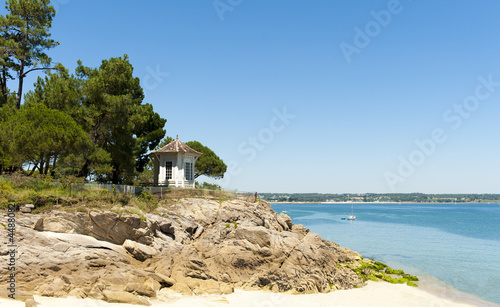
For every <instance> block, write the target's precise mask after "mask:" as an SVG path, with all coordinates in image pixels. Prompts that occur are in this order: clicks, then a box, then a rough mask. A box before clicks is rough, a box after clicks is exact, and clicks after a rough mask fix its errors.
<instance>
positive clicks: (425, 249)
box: [272, 203, 500, 304]
mask: <svg viewBox="0 0 500 307" xmlns="http://www.w3.org/2000/svg"><path fill="white" fill-rule="evenodd" d="M272 207H273V209H274V210H275V211H276V212H278V213H280V212H282V211H283V210H286V211H288V212H287V214H288V215H289V216H290V217H291V218H292V220H293V223H294V224H303V225H304V226H305V227H307V228H309V229H311V231H313V232H315V233H318V234H320V235H321V236H322V237H323V238H325V239H327V240H329V241H333V242H336V243H338V244H339V245H341V246H345V247H348V248H350V249H352V250H355V251H357V252H359V253H360V254H361V255H363V256H364V257H368V258H374V259H376V260H379V261H382V262H385V263H387V264H388V265H390V266H392V267H394V268H402V269H404V270H405V271H407V272H408V273H413V274H417V275H418V276H419V277H423V278H424V280H427V281H429V280H431V279H432V280H434V278H435V279H438V280H440V281H442V282H444V283H445V284H447V285H450V286H452V287H453V288H455V289H458V290H461V291H464V292H469V293H472V294H474V295H477V296H479V297H481V298H483V299H486V300H489V301H492V302H495V303H498V304H500V205H499V204H361V203H359V204H358V203H357V204H354V215H355V216H356V220H355V221H347V220H342V218H345V217H347V216H348V215H350V213H351V205H350V204H274V205H272Z"/></svg>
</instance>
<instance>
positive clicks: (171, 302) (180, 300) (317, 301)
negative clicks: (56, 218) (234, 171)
mask: <svg viewBox="0 0 500 307" xmlns="http://www.w3.org/2000/svg"><path fill="white" fill-rule="evenodd" d="M467 294H468V293H464V292H461V291H459V290H456V289H454V288H451V287H449V288H445V289H440V288H436V287H433V286H432V285H428V284H427V285H424V284H423V283H421V285H420V286H419V287H418V288H415V287H409V286H407V285H404V284H390V283H387V282H383V281H379V282H374V281H368V282H367V285H366V286H364V287H362V288H356V289H350V290H339V291H335V292H330V293H318V294H297V295H292V294H285V293H274V292H270V291H245V290H235V292H234V293H231V294H227V295H201V296H184V295H182V294H179V293H176V292H174V291H173V290H171V289H167V288H165V289H162V290H160V292H159V293H158V297H157V298H156V299H152V300H150V301H151V303H152V304H151V306H156V307H160V306H214V307H216V306H228V305H229V306H241V307H246V306H248V307H257V306H276V307H277V306H289V307H294V306H297V307H298V306H304V305H307V306H311V307H312V306H360V307H361V306H363V307H364V306H375V307H377V306H380V307H386V306H398V307H399V306H415V307H416V306H419V307H420V306H436V307H438V306H443V307H444V306H457V307H458V306H462V307H465V306H500V305H498V304H495V303H493V302H489V301H486V300H483V299H480V298H478V297H477V298H476V297H474V296H473V295H472V294H471V295H470V296H469V295H467ZM35 300H36V301H37V302H38V303H39V305H38V306H39V307H49V306H51V307H52V306H54V307H59V306H60V307H66V306H74V307H86V306H93V307H115V306H116V307H120V306H121V307H127V306H139V305H132V304H117V303H107V302H104V301H99V300H94V299H88V298H87V299H77V298H71V297H70V298H53V297H41V296H38V295H37V296H35ZM3 303H5V304H6V305H8V306H12V307H22V306H24V302H21V301H12V300H9V299H4V298H2V299H0V305H1V304H3Z"/></svg>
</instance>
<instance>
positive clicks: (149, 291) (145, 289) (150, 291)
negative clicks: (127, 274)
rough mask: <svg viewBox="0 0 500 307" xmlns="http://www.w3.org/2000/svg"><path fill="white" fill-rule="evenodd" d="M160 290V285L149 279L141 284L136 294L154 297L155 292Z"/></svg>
mask: <svg viewBox="0 0 500 307" xmlns="http://www.w3.org/2000/svg"><path fill="white" fill-rule="evenodd" d="M160 289H161V285H160V283H159V282H157V281H156V280H154V279H153V278H149V279H148V280H146V281H145V282H144V283H143V284H142V287H140V288H139V289H138V291H137V293H139V294H141V295H145V296H149V297H156V292H157V291H158V290H160Z"/></svg>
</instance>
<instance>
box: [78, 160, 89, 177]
mask: <svg viewBox="0 0 500 307" xmlns="http://www.w3.org/2000/svg"><path fill="white" fill-rule="evenodd" d="M89 164H90V161H89V160H85V164H84V165H83V167H82V169H81V170H80V171H79V172H78V175H77V177H83V178H87V176H88V175H89Z"/></svg>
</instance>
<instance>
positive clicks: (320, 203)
mask: <svg viewBox="0 0 500 307" xmlns="http://www.w3.org/2000/svg"><path fill="white" fill-rule="evenodd" d="M264 201H266V202H268V203H270V204H271V205H274V204H276V205H286V204H290V205H294V204H317V205H322V204H325V205H328V204H332V205H333V204H383V205H385V204H391V205H393V204H428V205H438V204H442V205H444V204H454V205H456V204H490V205H491V204H498V203H497V202H493V203H484V202H477V201H476V202H457V203H450V202H446V203H437V202H436V203H434V202H412V201H400V202H390V201H389V202H387V201H384V202H381V201H371V202H370V201H333V202H331V201H325V202H317V201H310V202H308V201H303V202H302V201H301V202H298V201H297V202H289V201H285V202H281V201H267V200H264Z"/></svg>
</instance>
